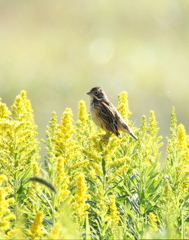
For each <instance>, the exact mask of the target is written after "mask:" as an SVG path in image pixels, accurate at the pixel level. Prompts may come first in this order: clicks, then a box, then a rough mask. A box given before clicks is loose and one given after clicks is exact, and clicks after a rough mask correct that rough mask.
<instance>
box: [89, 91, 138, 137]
mask: <svg viewBox="0 0 189 240" xmlns="http://www.w3.org/2000/svg"><path fill="white" fill-rule="evenodd" d="M87 94H88V95H89V96H90V111H91V116H92V119H93V121H94V122H95V124H96V125H97V126H99V127H101V128H102V129H104V130H105V131H106V132H112V133H114V134H115V135H116V136H119V135H120V133H119V131H123V132H126V133H128V134H130V135H131V136H132V137H133V138H135V139H136V140H137V139H138V138H137V137H136V136H135V134H134V132H133V130H132V129H131V128H130V127H129V126H128V125H127V123H126V122H125V120H124V119H123V118H122V116H121V115H120V113H119V112H118V111H117V109H116V108H115V107H114V105H113V104H112V103H111V102H110V101H109V100H108V98H107V96H106V94H105V92H104V91H103V89H102V88H100V87H94V88H92V89H91V90H90V92H88V93H87Z"/></svg>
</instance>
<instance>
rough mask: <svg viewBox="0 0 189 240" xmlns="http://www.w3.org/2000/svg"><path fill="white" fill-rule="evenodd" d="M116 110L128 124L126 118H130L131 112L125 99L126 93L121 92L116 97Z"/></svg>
mask: <svg viewBox="0 0 189 240" xmlns="http://www.w3.org/2000/svg"><path fill="white" fill-rule="evenodd" d="M117 110H118V111H119V113H120V114H121V115H122V117H123V118H124V120H126V121H127V122H128V123H129V121H128V118H129V117H130V116H131V114H132V112H131V111H130V110H129V104H128V99H127V92H121V93H120V94H119V95H118V107H117Z"/></svg>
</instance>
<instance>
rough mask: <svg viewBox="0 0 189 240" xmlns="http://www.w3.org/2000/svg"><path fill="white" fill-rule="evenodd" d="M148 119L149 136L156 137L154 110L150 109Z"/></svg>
mask: <svg viewBox="0 0 189 240" xmlns="http://www.w3.org/2000/svg"><path fill="white" fill-rule="evenodd" d="M149 120H150V124H149V125H150V126H149V130H150V134H151V136H153V137H156V135H157V132H158V130H159V128H158V127H157V121H156V117H155V113H154V111H150V118H149Z"/></svg>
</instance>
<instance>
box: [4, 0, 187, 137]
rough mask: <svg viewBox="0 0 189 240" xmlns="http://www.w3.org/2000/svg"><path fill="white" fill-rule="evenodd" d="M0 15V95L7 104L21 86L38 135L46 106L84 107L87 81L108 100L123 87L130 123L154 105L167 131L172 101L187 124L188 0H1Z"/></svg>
mask: <svg viewBox="0 0 189 240" xmlns="http://www.w3.org/2000/svg"><path fill="white" fill-rule="evenodd" d="M0 20H1V24H0V91H1V94H0V97H1V98H2V99H3V102H5V103H6V104H7V105H8V106H9V107H10V106H11V105H12V103H13V101H14V99H15V97H16V95H18V94H19V93H20V91H21V90H26V91H27V94H28V98H29V99H30V100H31V102H32V106H33V109H34V114H35V121H36V123H37V125H38V126H39V133H40V135H39V137H40V138H44V137H45V127H46V125H47V124H48V121H49V120H50V118H51V113H52V111H56V112H57V114H58V118H59V119H58V121H59V122H60V119H61V116H62V113H63V111H64V110H65V108H66V107H70V108H72V109H73V112H74V118H75V119H76V118H77V107H78V101H79V100H81V99H83V100H85V101H86V102H87V106H88V109H89V97H88V96H87V95H86V92H88V91H89V90H90V89H91V88H92V87H94V86H101V87H102V88H104V90H105V92H106V93H107V95H108V97H109V99H110V100H111V101H112V103H113V104H115V105H117V95H118V94H119V93H120V92H121V91H123V90H125V91H127V92H128V94H129V105H130V109H131V111H132V112H133V115H132V116H131V119H132V121H133V122H134V124H135V126H136V127H139V126H140V124H141V117H142V115H143V114H145V115H148V114H149V111H150V110H154V111H155V113H156V117H157V121H158V123H159V126H160V134H163V135H164V136H168V135H169V124H170V114H171V107H172V106H175V107H176V113H177V117H178V121H179V122H182V123H183V124H184V125H185V126H186V129H188V125H189V123H188V118H189V111H188V102H189V96H188V95H189V79H188V77H189V73H188V72H189V1H188V0H185V1H184V0H180V1H175V0H166V1H165V0H158V1H151V0H146V1H137V0H136V1H128V0H124V1H115V0H114V1H112V0H104V1H103V0H96V1H89V0H78V1H68V0H66V1H64V0H56V1H54V0H45V1H44V0H41V1H37V0H32V1H30V0H28V1H10V0H6V1H1V2H0Z"/></svg>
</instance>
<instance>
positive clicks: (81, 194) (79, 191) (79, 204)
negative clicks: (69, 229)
mask: <svg viewBox="0 0 189 240" xmlns="http://www.w3.org/2000/svg"><path fill="white" fill-rule="evenodd" d="M76 187H77V188H76V193H75V196H74V200H75V202H74V203H73V209H75V213H76V215H77V217H76V219H77V222H78V223H79V222H80V223H84V221H85V219H86V214H87V213H86V210H87V209H88V208H89V205H88V204H86V200H87V199H88V198H89V195H88V194H87V193H86V192H87V185H86V183H85V178H84V176H83V175H82V174H80V175H79V176H78V179H77V183H76Z"/></svg>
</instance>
